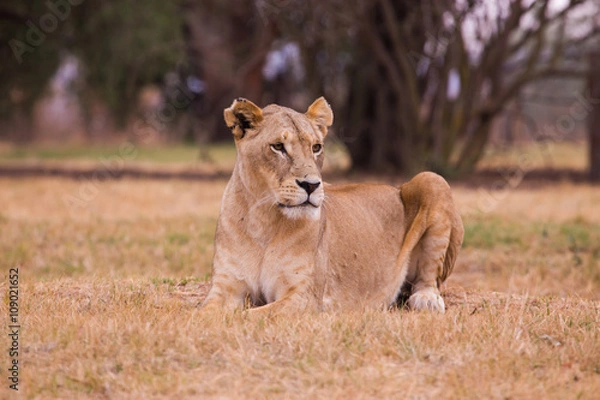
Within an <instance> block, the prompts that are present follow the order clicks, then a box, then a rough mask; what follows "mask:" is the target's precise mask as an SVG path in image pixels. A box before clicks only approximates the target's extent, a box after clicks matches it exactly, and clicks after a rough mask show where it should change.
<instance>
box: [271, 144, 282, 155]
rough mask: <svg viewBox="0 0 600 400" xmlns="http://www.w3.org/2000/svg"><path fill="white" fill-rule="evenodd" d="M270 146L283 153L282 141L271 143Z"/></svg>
mask: <svg viewBox="0 0 600 400" xmlns="http://www.w3.org/2000/svg"><path fill="white" fill-rule="evenodd" d="M271 148H272V149H273V150H275V151H278V152H280V153H284V154H285V146H284V145H283V143H275V144H272V145H271Z"/></svg>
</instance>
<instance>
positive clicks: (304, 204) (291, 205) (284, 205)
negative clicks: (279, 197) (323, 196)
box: [277, 200, 319, 208]
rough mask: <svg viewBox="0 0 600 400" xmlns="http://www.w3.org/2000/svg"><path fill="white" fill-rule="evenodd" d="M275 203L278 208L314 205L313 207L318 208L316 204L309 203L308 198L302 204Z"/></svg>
mask: <svg viewBox="0 0 600 400" xmlns="http://www.w3.org/2000/svg"><path fill="white" fill-rule="evenodd" d="M277 205H278V206H279V207H280V208H298V207H309V206H310V207H314V208H319V206H317V205H316V204H313V203H311V202H310V201H309V200H306V201H305V202H304V203H302V204H283V203H277Z"/></svg>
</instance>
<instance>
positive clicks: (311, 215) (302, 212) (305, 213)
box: [281, 206, 321, 221]
mask: <svg viewBox="0 0 600 400" xmlns="http://www.w3.org/2000/svg"><path fill="white" fill-rule="evenodd" d="M281 212H282V213H283V215H284V216H285V217H286V218H289V219H305V218H307V219H311V220H313V221H316V220H318V219H319V218H320V217H321V207H318V208H317V207H311V206H304V207H283V208H281Z"/></svg>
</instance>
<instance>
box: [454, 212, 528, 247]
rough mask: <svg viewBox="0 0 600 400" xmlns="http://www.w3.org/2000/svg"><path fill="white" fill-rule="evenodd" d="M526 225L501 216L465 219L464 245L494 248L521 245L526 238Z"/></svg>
mask: <svg viewBox="0 0 600 400" xmlns="http://www.w3.org/2000/svg"><path fill="white" fill-rule="evenodd" d="M525 233H526V232H524V226H519V225H518V224H516V223H515V222H512V221H511V222H509V221H505V220H502V219H500V218H497V217H494V218H488V219H483V218H482V219H469V220H466V221H465V239H464V244H463V246H464V247H465V248H466V247H475V248H481V249H492V248H494V247H497V246H501V245H505V246H520V245H522V244H523V240H524V239H525V238H524V237H523V236H524V234H525Z"/></svg>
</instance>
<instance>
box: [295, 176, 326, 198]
mask: <svg viewBox="0 0 600 400" xmlns="http://www.w3.org/2000/svg"><path fill="white" fill-rule="evenodd" d="M296 183H297V184H298V186H300V187H301V188H302V189H304V190H306V193H308V194H311V193H312V192H314V191H315V190H317V188H318V187H319V185H320V184H321V182H320V181H313V182H311V181H299V180H298V179H296Z"/></svg>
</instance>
